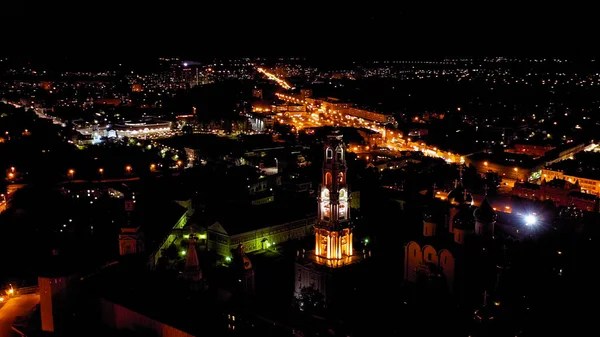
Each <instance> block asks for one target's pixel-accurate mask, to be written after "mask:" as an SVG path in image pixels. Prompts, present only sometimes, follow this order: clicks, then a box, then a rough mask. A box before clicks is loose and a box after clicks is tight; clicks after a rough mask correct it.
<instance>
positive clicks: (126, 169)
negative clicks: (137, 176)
mask: <svg viewBox="0 0 600 337" xmlns="http://www.w3.org/2000/svg"><path fill="white" fill-rule="evenodd" d="M125 171H127V173H131V165H127V166H125Z"/></svg>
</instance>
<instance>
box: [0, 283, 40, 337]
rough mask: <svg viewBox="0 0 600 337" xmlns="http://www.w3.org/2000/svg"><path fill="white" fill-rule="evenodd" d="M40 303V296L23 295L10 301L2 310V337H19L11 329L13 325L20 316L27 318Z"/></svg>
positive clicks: (0, 325) (0, 319) (0, 333)
mask: <svg viewBox="0 0 600 337" xmlns="http://www.w3.org/2000/svg"><path fill="white" fill-rule="evenodd" d="M38 303H40V295H38V294H31V295H21V296H18V297H15V298H12V299H10V300H9V301H8V302H7V303H6V304H5V305H4V306H3V307H2V308H0V336H2V337H12V336H19V334H17V333H16V332H14V331H13V330H12V329H11V325H12V324H13V323H14V322H15V319H16V318H17V317H18V316H27V315H29V314H30V313H31V311H32V310H33V309H34V308H35V306H36V305H37V304H38Z"/></svg>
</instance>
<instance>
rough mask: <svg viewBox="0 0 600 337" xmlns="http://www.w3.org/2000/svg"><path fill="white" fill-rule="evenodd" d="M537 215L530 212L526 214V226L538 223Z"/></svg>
mask: <svg viewBox="0 0 600 337" xmlns="http://www.w3.org/2000/svg"><path fill="white" fill-rule="evenodd" d="M537 221H538V219H537V217H536V216H535V214H529V215H526V216H525V225H526V226H533V225H535V224H537Z"/></svg>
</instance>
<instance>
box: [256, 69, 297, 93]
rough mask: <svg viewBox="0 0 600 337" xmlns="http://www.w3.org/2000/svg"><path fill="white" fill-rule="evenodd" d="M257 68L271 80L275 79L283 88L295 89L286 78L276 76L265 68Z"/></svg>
mask: <svg viewBox="0 0 600 337" xmlns="http://www.w3.org/2000/svg"><path fill="white" fill-rule="evenodd" d="M256 70H258V72H259V73H261V74H263V75H265V76H266V77H267V78H268V79H270V80H271V81H275V82H276V83H277V84H279V85H280V86H281V87H282V88H284V89H287V90H290V89H293V87H292V86H291V85H289V83H287V82H286V81H285V80H282V79H281V78H279V77H277V76H275V75H274V74H272V73H270V72H268V71H266V70H265V69H263V68H256Z"/></svg>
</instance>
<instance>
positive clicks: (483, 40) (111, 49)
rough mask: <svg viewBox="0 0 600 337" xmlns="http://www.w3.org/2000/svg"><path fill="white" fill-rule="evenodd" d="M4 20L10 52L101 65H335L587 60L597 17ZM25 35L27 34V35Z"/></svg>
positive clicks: (78, 16) (261, 15) (515, 12)
mask: <svg viewBox="0 0 600 337" xmlns="http://www.w3.org/2000/svg"><path fill="white" fill-rule="evenodd" d="M10 6H12V8H8V9H7V10H6V11H3V13H2V14H1V16H0V17H1V18H2V23H0V25H1V26H2V27H1V28H2V29H3V31H4V35H5V38H6V40H5V41H6V42H5V43H6V44H7V45H8V46H9V48H4V51H3V53H5V54H9V55H10V54H12V55H25V56H32V55H37V56H38V57H40V58H44V57H47V56H51V57H53V58H56V57H58V58H60V57H61V56H64V55H69V56H70V57H72V58H75V59H78V58H79V59H87V60H90V62H100V61H102V60H104V59H114V60H119V59H122V58H123V57H124V58H126V59H135V58H147V57H148V56H151V57H159V56H164V55H172V56H180V57H183V58H190V59H199V58H205V59H210V58H215V57H216V58H224V57H255V56H265V57H275V56H297V57H311V58H325V59H338V58H341V59H378V58H388V59H393V58H416V57H419V58H439V57H444V56H451V55H455V56H495V55H501V56H533V57H540V56H552V57H559V56H567V55H572V56H579V55H594V54H597V51H598V49H597V47H596V46H595V45H594V44H592V43H591V41H592V37H591V35H592V34H593V32H594V30H593V29H592V27H591V26H592V24H593V22H594V21H593V18H592V17H591V16H592V15H591V13H593V12H594V11H584V10H582V8H577V10H578V11H577V12H576V13H575V12H574V9H573V8H570V7H569V6H563V7H560V8H559V7H552V6H545V7H543V8H538V7H534V6H519V7H509V6H502V7H489V8H473V7H468V6H464V5H455V6H448V5H446V6H430V8H425V7H424V6H405V5H404V6H377V7H376V6H366V5H365V6H363V7H361V8H358V7H356V6H344V7H339V8H333V7H332V6H329V7H318V8H317V7H311V6H305V7H303V8H294V9H292V10H287V9H285V8H282V7H275V8H269V9H261V8H259V7H258V6H250V5H243V6H235V7H230V8H226V7H227V6H221V5H219V6H216V5H203V6H202V7H201V8H198V7H194V6H181V5H180V4H163V5H161V6H151V5H148V6H144V7H143V8H138V7H136V6H134V5H130V4H123V5H121V6H120V7H118V8H114V7H108V6H106V7H91V8H89V9H88V8H84V7H83V6H78V7H77V6H70V7H68V8H67V7H66V6H61V5H59V4H41V5H38V6H36V7H33V8H27V10H26V11H25V8H23V5H20V4H12V5H10ZM20 28H22V29H20Z"/></svg>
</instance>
